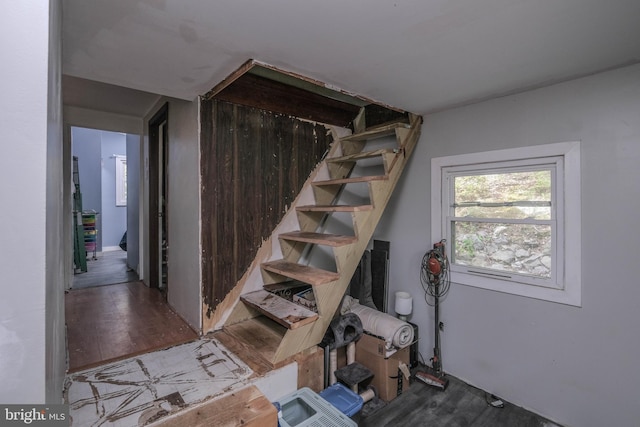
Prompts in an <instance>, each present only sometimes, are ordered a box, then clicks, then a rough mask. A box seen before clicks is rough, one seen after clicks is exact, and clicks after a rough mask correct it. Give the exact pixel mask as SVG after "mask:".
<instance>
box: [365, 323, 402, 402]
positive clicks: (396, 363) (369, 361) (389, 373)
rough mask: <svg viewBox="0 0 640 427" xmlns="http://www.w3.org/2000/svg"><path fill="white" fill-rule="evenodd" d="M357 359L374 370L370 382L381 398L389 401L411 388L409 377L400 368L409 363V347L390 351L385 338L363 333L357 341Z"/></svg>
mask: <svg viewBox="0 0 640 427" xmlns="http://www.w3.org/2000/svg"><path fill="white" fill-rule="evenodd" d="M389 353H391V354H389ZM356 361H357V362H359V363H361V364H362V365H364V366H366V367H367V368H369V369H371V371H373V375H374V376H373V379H372V380H371V382H370V384H371V385H372V386H373V387H374V388H375V389H376V390H377V391H378V396H379V397H380V399H382V400H385V401H387V402H388V401H390V400H393V399H395V398H396V396H397V395H398V394H401V393H402V392H403V391H405V390H407V389H408V388H409V378H407V377H405V376H404V375H403V374H402V372H400V369H399V367H400V364H404V365H407V366H408V365H409V347H405V348H403V349H400V350H396V351H394V352H388V351H387V350H386V348H385V343H384V340H382V339H380V338H376V337H373V336H371V335H367V334H363V335H362V338H360V340H359V341H358V342H357V343H356Z"/></svg>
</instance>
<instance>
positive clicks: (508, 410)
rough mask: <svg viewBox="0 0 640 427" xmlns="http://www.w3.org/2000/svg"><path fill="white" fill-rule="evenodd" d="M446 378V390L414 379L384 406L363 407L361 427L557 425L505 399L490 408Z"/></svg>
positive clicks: (482, 399)
mask: <svg viewBox="0 0 640 427" xmlns="http://www.w3.org/2000/svg"><path fill="white" fill-rule="evenodd" d="M448 378H449V386H448V387H447V389H446V390H445V391H440V390H437V389H435V388H432V387H429V386H427V385H424V384H423V383H421V382H419V381H413V383H412V384H411V387H410V388H409V390H408V391H406V392H404V393H403V394H401V395H400V396H398V397H397V398H395V399H394V400H392V401H391V402H389V403H388V404H387V405H386V406H384V407H382V408H380V409H378V410H376V411H374V412H371V413H366V408H363V411H362V412H361V413H360V414H357V415H356V417H357V419H356V421H357V422H358V425H359V426H364V427H367V426H371V427H384V426H388V427H395V426H412V427H413V426H430V427H440V426H447V427H449V426H452V427H458V426H459V427H462V426H465V427H501V426H504V427H558V425H557V424H554V423H553V422H551V421H549V420H547V419H545V418H543V417H541V416H539V415H536V414H534V413H532V412H529V411H527V410H525V409H523V408H521V407H518V406H515V405H513V404H511V403H509V402H504V407H503V408H495V407H492V406H490V405H489V404H488V402H487V396H486V394H485V392H484V391H482V390H480V389H477V388H475V387H472V386H470V385H468V384H466V383H464V382H463V381H461V380H459V379H457V378H455V377H452V376H448ZM489 400H490V399H489ZM356 417H354V419H355V418H356Z"/></svg>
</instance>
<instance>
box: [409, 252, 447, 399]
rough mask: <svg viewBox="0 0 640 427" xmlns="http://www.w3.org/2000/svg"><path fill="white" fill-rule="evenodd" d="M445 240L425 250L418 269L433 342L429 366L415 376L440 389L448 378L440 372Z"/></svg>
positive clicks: (445, 286) (445, 285) (444, 289)
mask: <svg viewBox="0 0 640 427" xmlns="http://www.w3.org/2000/svg"><path fill="white" fill-rule="evenodd" d="M444 244H445V240H441V241H439V242H438V243H435V244H434V245H433V249H431V250H429V251H427V253H426V254H424V257H423V258H422V266H421V269H420V282H421V283H422V287H423V289H424V292H425V301H426V302H427V304H428V305H433V308H434V326H435V334H434V337H435V343H434V347H433V357H432V358H431V367H428V366H426V367H425V369H424V370H420V371H417V372H416V374H415V377H416V378H417V379H419V380H420V381H422V382H424V383H425V384H427V385H430V386H433V387H435V388H438V389H440V390H444V389H446V388H447V385H448V384H449V380H448V379H447V378H446V377H445V375H444V372H442V360H441V357H440V327H441V326H440V318H439V314H440V313H439V310H440V298H442V297H443V296H444V295H445V294H446V293H447V292H448V291H449V285H450V281H449V261H448V260H447V254H446V252H445V246H444Z"/></svg>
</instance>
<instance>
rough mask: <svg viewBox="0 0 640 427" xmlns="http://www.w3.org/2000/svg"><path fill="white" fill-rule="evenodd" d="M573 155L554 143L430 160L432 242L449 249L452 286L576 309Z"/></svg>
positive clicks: (571, 146) (574, 147)
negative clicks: (554, 303) (565, 305)
mask: <svg viewBox="0 0 640 427" xmlns="http://www.w3.org/2000/svg"><path fill="white" fill-rule="evenodd" d="M579 153H580V151H579V143H561V144H548V145H542V146H534V147H525V148H519V149H511V150H500V151H494V152H485V153H475V154H467V155H461V156H450V157H441V158H435V159H433V161H432V202H433V203H434V204H435V205H434V206H432V233H433V235H432V239H434V240H438V239H441V238H444V239H446V240H447V241H448V242H449V243H448V245H447V250H448V252H449V253H448V256H449V261H450V265H451V281H452V282H454V283H460V284H464V285H469V286H477V287H481V288H485V289H492V290H497V291H501V292H508V293H514V294H518V295H524V296H530V297H534V298H540V299H546V300H550V301H557V302H563V303H568V304H573V305H579V304H580V282H579V277H580V272H579V265H580V259H579V256H580V225H579V224H580V203H579V201H580V188H579V185H580V168H579V163H580V156H579ZM569 218H571V220H570V221H569V220H568V219H569Z"/></svg>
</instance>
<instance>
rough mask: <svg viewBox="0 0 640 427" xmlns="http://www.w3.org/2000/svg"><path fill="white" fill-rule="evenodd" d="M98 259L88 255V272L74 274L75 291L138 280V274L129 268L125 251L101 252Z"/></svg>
mask: <svg viewBox="0 0 640 427" xmlns="http://www.w3.org/2000/svg"><path fill="white" fill-rule="evenodd" d="M96 258H97V259H93V258H92V257H91V254H88V256H87V272H86V273H77V274H74V276H73V285H72V288H73V289H83V288H90V287H93V286H104V285H112V284H114V283H125V282H133V281H135V280H138V274H137V273H136V272H135V271H131V270H129V268H128V267H127V253H126V252H125V251H123V250H117V251H108V252H100V253H98V255H97V257H96Z"/></svg>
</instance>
